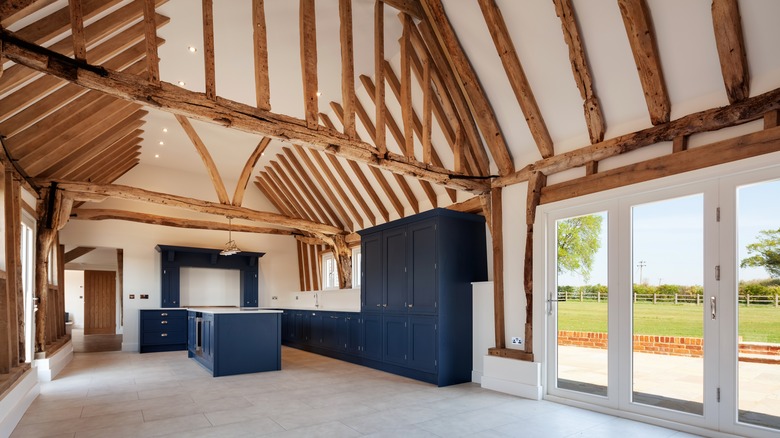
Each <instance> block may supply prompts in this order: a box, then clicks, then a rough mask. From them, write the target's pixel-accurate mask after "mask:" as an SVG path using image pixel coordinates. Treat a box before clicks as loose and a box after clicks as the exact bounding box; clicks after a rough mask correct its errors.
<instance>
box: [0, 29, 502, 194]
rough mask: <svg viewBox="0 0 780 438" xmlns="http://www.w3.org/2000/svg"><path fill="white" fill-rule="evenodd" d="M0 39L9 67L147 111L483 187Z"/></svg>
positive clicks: (289, 123) (295, 125)
mask: <svg viewBox="0 0 780 438" xmlns="http://www.w3.org/2000/svg"><path fill="white" fill-rule="evenodd" d="M0 38H1V39H2V41H3V44H4V48H5V49H6V57H7V58H9V59H11V60H12V61H14V62H18V63H21V64H24V65H27V66H29V67H31V68H34V69H36V70H39V71H42V72H44V73H48V74H51V75H55V76H57V77H60V78H62V79H66V80H68V81H71V82H74V83H77V84H79V85H81V86H84V87H86V88H90V89H97V90H99V91H102V92H105V93H107V94H112V95H115V96H117V97H121V98H123V99H127V100H132V101H134V102H138V103H141V104H144V105H153V106H155V107H156V108H158V109H161V110H163V111H167V112H172V113H175V114H179V115H182V116H186V117H193V118H197V119H199V120H204V121H207V122H209V123H215V124H220V125H228V126H231V127H233V128H236V129H239V130H243V131H246V132H251V133H256V134H262V135H268V136H270V137H274V138H280V139H282V140H284V141H288V142H292V141H298V142H300V143H302V144H305V145H306V146H308V147H312V148H318V149H320V150H328V151H329V152H330V153H336V154H338V155H339V156H341V157H345V158H347V159H351V160H356V161H359V162H364V163H367V164H369V165H372V166H377V167H381V168H386V169H388V170H390V171H392V172H396V173H400V174H402V175H409V176H414V177H416V178H419V179H424V180H428V181H431V182H436V183H438V184H442V185H445V186H449V187H452V188H457V189H462V190H466V191H473V192H478V193H482V192H483V191H485V190H486V189H487V186H488V184H487V183H486V182H485V181H483V180H476V179H469V178H462V177H458V178H453V177H452V175H450V173H449V172H447V171H446V170H444V169H439V168H436V167H434V166H425V165H423V164H422V163H419V162H417V161H411V160H408V159H406V158H405V157H402V156H398V155H397V154H388V155H387V156H384V157H379V156H378V155H376V151H375V149H374V148H373V147H371V146H370V145H367V144H364V143H362V142H357V141H356V140H352V139H349V138H347V137H346V136H343V135H342V134H339V133H338V132H335V131H334V130H332V129H329V128H326V127H322V126H320V127H318V128H317V129H310V128H308V127H307V126H306V125H305V123H302V121H300V120H297V119H295V118H293V117H289V116H283V115H279V114H274V113H270V112H265V111H262V110H259V109H257V108H254V107H252V106H249V105H245V104H241V103H238V102H234V101H230V100H227V99H222V98H219V99H217V102H214V101H211V100H209V99H207V98H205V96H204V95H203V94H202V93H196V92H192V91H189V90H185V89H182V88H180V87H176V86H173V85H171V84H168V83H163V84H162V86H161V87H159V88H158V87H150V86H149V84H148V83H147V82H146V81H143V80H141V79H140V78H137V77H134V76H132V75H127V74H124V73H120V72H116V71H110V70H107V69H105V68H103V67H97V66H92V65H89V66H86V65H82V64H79V63H76V62H75V61H74V60H72V59H70V58H67V57H63V56H62V55H59V54H57V53H53V52H51V51H49V50H47V49H45V48H43V47H40V46H36V45H31V44H28V43H25V42H23V41H21V40H19V39H18V38H16V37H15V36H13V34H11V33H10V32H8V31H6V30H2V31H0Z"/></svg>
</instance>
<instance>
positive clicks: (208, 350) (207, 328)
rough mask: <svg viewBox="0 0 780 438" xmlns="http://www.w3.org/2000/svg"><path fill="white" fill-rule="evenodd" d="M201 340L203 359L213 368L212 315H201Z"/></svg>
mask: <svg viewBox="0 0 780 438" xmlns="http://www.w3.org/2000/svg"><path fill="white" fill-rule="evenodd" d="M201 337H202V338H201V340H202V342H203V346H202V347H203V349H202V351H203V358H204V359H206V361H207V362H208V363H210V364H211V365H212V367H213V365H214V348H215V347H216V345H214V315H213V314H211V313H204V314H203V322H202V332H201Z"/></svg>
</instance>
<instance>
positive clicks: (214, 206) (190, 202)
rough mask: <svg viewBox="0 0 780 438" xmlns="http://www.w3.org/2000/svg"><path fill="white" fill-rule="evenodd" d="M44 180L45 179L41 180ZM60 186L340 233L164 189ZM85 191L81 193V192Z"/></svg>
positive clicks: (76, 194) (74, 192) (77, 194)
mask: <svg viewBox="0 0 780 438" xmlns="http://www.w3.org/2000/svg"><path fill="white" fill-rule="evenodd" d="M43 183H46V181H43ZM57 187H58V188H59V189H60V190H62V191H65V192H67V194H68V196H70V197H72V198H73V199H74V200H77V201H78V200H82V199H85V200H92V199H94V196H95V195H97V196H106V197H110V198H117V199H126V200H133V201H141V202H148V203H152V204H160V205H168V206H171V207H177V208H183V209H186V210H192V211H198V212H201V213H208V214H213V215H217V216H230V217H233V218H237V219H246V220H250V221H257V222H263V223H267V224H273V225H276V226H280V227H289V228H296V229H299V230H301V231H308V232H311V233H315V234H324V235H332V234H338V233H342V232H343V230H340V229H338V228H336V227H333V226H330V225H326V224H320V223H316V222H312V221H307V220H302V219H296V218H290V217H286V216H282V215H279V214H276V213H269V212H264V211H257V210H252V209H249V208H246V207H236V206H233V205H225V204H218V203H215V202H209V201H203V200H200V199H194V198H188V197H184V196H176V195H171V194H167V193H159V192H154V191H151V190H144V189H140V188H137V187H130V186H125V185H119V184H90V183H79V182H68V181H61V182H58V186H57ZM83 195H85V196H83Z"/></svg>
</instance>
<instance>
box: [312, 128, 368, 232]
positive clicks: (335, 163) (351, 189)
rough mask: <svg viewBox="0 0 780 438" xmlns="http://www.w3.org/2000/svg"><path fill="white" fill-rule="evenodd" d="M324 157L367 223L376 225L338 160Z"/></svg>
mask: <svg viewBox="0 0 780 438" xmlns="http://www.w3.org/2000/svg"><path fill="white" fill-rule="evenodd" d="M320 116H322V114H320ZM326 157H328V160H329V161H330V164H331V166H333V168H334V169H336V173H338V174H339V177H340V178H341V182H342V184H344V185H345V186H347V189H348V190H349V192H350V193H351V194H352V197H353V198H354V199H355V202H357V203H358V205H359V206H360V208H361V209H362V210H363V214H365V215H366V218H367V219H368V222H370V223H371V225H376V217H375V216H374V212H373V211H371V208H370V207H369V206H368V204H367V203H366V200H365V199H364V198H363V195H362V194H361V193H360V192H358V190H357V187H355V184H354V183H353V182H352V179H351V178H350V177H349V176H348V175H347V172H346V171H345V170H344V167H343V166H342V165H341V163H340V162H339V160H338V159H337V158H336V157H334V156H333V155H330V154H327V155H326Z"/></svg>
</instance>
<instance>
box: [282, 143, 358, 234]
mask: <svg viewBox="0 0 780 438" xmlns="http://www.w3.org/2000/svg"><path fill="white" fill-rule="evenodd" d="M276 159H277V161H278V162H280V163H281V164H282V165H283V166H284V168H285V169H286V170H287V174H288V175H289V176H290V177H291V178H292V181H293V182H294V183H295V185H296V186H297V187H298V190H300V191H301V192H302V193H303V196H304V198H305V199H307V200H308V201H309V205H311V206H312V208H313V209H314V211H316V212H317V216H318V217H320V218H321V220H320V222H323V223H328V224H331V225H333V226H336V227H339V228H344V224H343V223H342V222H341V219H340V218H339V217H338V216H337V215H336V214H335V213H334V212H333V210H332V209H331V208H330V206H329V205H328V203H327V202H325V201H324V200H323V199H322V196H321V195H320V193H319V191H317V190H316V187H315V186H314V184H313V183H311V180H310V179H308V178H304V177H303V176H302V175H299V174H298V173H297V172H296V169H295V168H294V166H293V165H292V164H291V163H290V161H289V160H288V159H287V157H285V156H284V155H282V154H277V155H276ZM296 163H297V161H296ZM299 166H300V164H299ZM304 174H305V172H304ZM303 202H304V201H303V200H302V201H301V203H303ZM320 204H322V205H320ZM325 210H328V212H326V211H325ZM329 213H330V214H329Z"/></svg>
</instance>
